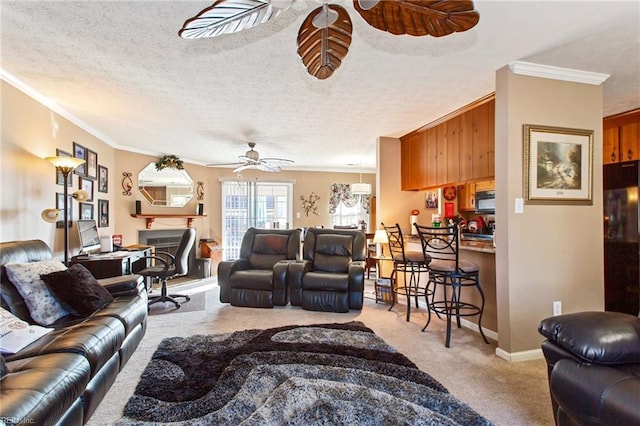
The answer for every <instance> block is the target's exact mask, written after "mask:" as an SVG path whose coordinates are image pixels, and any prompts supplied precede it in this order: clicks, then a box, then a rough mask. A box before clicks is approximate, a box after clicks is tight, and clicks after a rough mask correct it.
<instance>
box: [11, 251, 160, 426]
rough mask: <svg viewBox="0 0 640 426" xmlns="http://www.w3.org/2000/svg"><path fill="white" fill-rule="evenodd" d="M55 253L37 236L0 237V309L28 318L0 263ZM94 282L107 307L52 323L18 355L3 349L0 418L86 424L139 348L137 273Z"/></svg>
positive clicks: (143, 306) (143, 319)
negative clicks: (103, 293) (102, 290)
mask: <svg viewBox="0 0 640 426" xmlns="http://www.w3.org/2000/svg"><path fill="white" fill-rule="evenodd" d="M52 258H53V253H52V252H51V249H50V248H49V247H48V246H47V244H46V243H44V242H43V241H40V240H28V241H14V242H4V243H0V265H1V271H2V276H1V283H0V285H1V292H2V307H3V308H5V309H7V310H9V311H11V312H12V313H13V314H14V315H16V316H17V317H19V318H20V319H22V320H25V321H27V322H30V323H33V320H32V318H31V316H30V314H29V310H28V309H27V307H26V305H25V302H24V300H23V299H22V297H21V296H20V294H19V292H18V291H17V290H16V288H15V287H14V285H13V284H12V283H11V282H10V281H9V280H8V278H7V274H6V271H5V268H4V265H5V264H8V263H23V262H35V261H40V260H47V259H52ZM99 282H100V284H102V285H103V286H104V287H105V288H107V289H108V290H109V292H110V293H111V294H112V295H113V296H114V300H113V301H112V302H110V303H109V304H108V305H107V306H105V307H104V308H103V309H101V310H98V311H97V312H95V313H93V314H91V315H90V316H89V317H86V318H78V317H72V316H67V317H64V318H62V319H60V320H58V321H56V322H55V323H54V325H53V326H52V327H53V328H54V331H52V332H50V333H48V334H46V335H44V336H43V337H41V338H40V339H38V340H36V341H35V342H34V343H32V344H30V345H29V346H27V347H25V348H24V349H22V350H21V351H19V352H17V353H15V354H11V355H6V354H5V355H3V357H4V362H5V363H6V374H4V375H3V377H2V379H1V380H0V396H1V398H0V420H1V421H0V423H2V422H4V423H6V424H9V425H13V424H33V425H65V426H66V425H82V424H85V423H87V421H88V420H89V417H90V416H91V415H92V414H93V412H94V411H95V409H96V407H97V406H98V404H99V403H100V401H101V400H102V399H103V398H104V396H105V394H106V393H107V391H108V390H109V388H110V387H111V385H112V384H113V382H114V381H115V379H116V377H117V375H118V373H119V372H120V370H121V369H122V367H123V366H124V365H125V364H126V362H127V361H128V360H129V358H130V357H131V355H132V354H133V353H134V351H135V350H136V348H137V347H138V345H139V343H140V341H141V340H142V338H143V336H144V334H145V330H146V324H147V293H146V289H145V286H144V284H143V282H142V277H141V276H139V275H130V276H126V277H117V278H113V279H105V280H99ZM3 373H5V371H3Z"/></svg>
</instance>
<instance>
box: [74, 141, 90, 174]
mask: <svg viewBox="0 0 640 426" xmlns="http://www.w3.org/2000/svg"><path fill="white" fill-rule="evenodd" d="M73 156H74V157H76V158H79V159H81V160H85V161H86V159H87V149H86V148H85V147H84V146H82V145H80V144H79V143H77V142H74V143H73ZM86 165H87V164H86V163H85V164H81V165H79V166H78V167H76V169H75V170H74V171H73V173H75V174H77V175H78V176H84V175H85V173H86V170H87V167H86Z"/></svg>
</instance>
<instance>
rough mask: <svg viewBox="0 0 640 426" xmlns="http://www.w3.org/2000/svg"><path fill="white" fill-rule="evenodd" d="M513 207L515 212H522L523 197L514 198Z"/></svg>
mask: <svg viewBox="0 0 640 426" xmlns="http://www.w3.org/2000/svg"><path fill="white" fill-rule="evenodd" d="M515 208H516V214H523V213H524V199H522V198H516V203H515Z"/></svg>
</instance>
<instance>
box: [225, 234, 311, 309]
mask: <svg viewBox="0 0 640 426" xmlns="http://www.w3.org/2000/svg"><path fill="white" fill-rule="evenodd" d="M299 253H300V230H299V229H290V230H275V229H257V228H249V229H248V230H247V232H246V233H245V235H244V237H243V238H242V244H241V246H240V257H239V258H238V259H237V260H232V261H224V262H220V264H219V265H218V284H219V285H220V302H223V303H231V304H232V305H234V306H246V307H253V308H273V307H274V306H285V305H286V304H287V303H289V292H288V291H287V281H286V277H287V267H288V265H289V263H290V262H292V261H295V259H296V258H297V257H298V256H299Z"/></svg>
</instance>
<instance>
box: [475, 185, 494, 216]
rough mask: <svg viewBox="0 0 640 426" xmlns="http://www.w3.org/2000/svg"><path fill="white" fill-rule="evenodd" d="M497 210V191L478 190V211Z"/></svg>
mask: <svg viewBox="0 0 640 426" xmlns="http://www.w3.org/2000/svg"><path fill="white" fill-rule="evenodd" d="M495 212H496V191H478V192H476V213H478V214H492V213H495Z"/></svg>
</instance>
